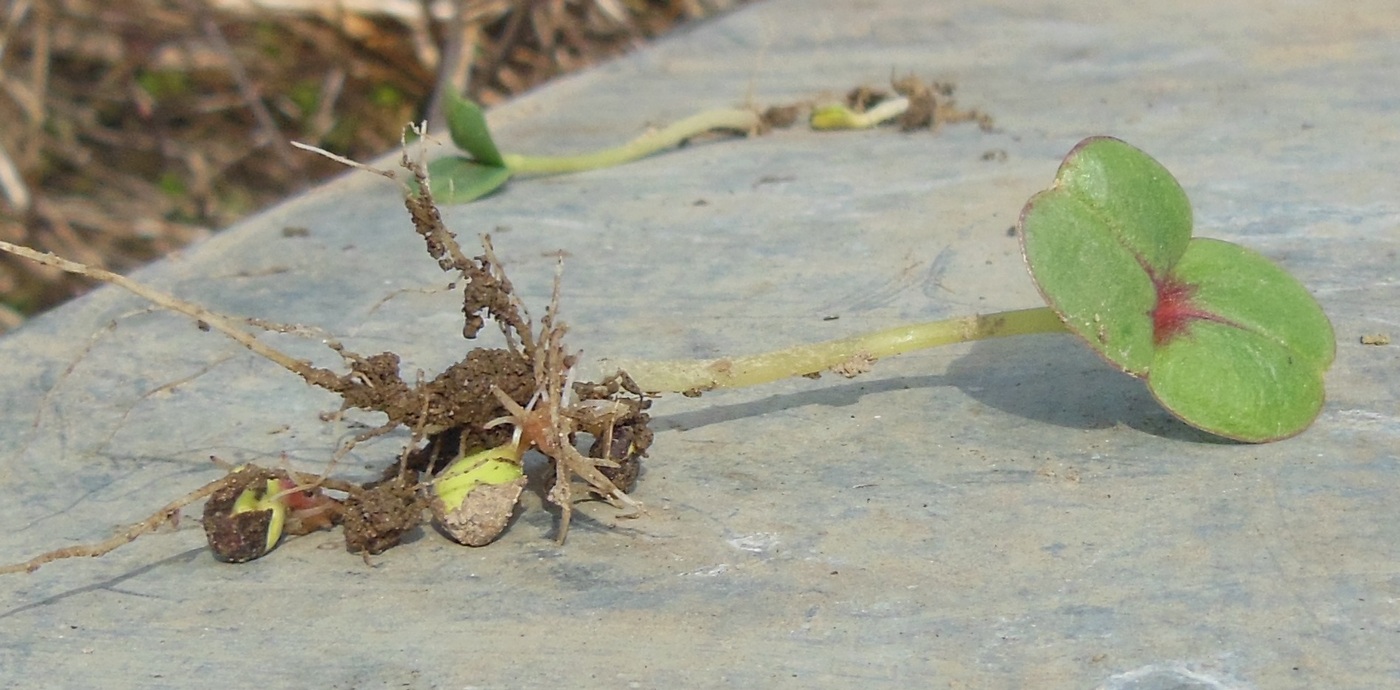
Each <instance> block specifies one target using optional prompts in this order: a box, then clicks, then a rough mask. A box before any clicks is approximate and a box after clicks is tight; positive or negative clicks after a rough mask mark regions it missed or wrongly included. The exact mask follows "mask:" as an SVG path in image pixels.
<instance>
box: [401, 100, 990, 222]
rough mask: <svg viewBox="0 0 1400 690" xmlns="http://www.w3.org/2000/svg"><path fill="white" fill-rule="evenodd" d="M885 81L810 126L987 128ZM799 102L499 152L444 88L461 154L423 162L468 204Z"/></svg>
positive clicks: (772, 114)
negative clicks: (578, 149) (548, 148)
mask: <svg viewBox="0 0 1400 690" xmlns="http://www.w3.org/2000/svg"><path fill="white" fill-rule="evenodd" d="M891 88H893V90H894V92H895V94H896V96H894V97H890V96H889V95H888V94H886V93H885V92H883V91H880V90H877V89H872V88H868V87H857V88H855V89H852V90H851V91H850V92H849V93H848V94H847V96H846V99H845V102H844V103H840V104H835V105H827V106H822V107H817V108H813V109H812V112H811V116H810V118H809V122H810V125H811V127H812V128H813V129H818V130H837V129H868V128H871V127H876V126H878V125H881V124H884V123H886V122H889V121H891V120H895V119H898V121H899V125H900V128H901V129H902V130H904V131H912V130H915V129H933V128H936V127H938V126H939V125H941V124H943V123H945V122H947V123H953V122H968V121H975V122H977V123H978V125H979V126H980V127H982V129H984V130H989V129H991V126H992V119H991V117H990V116H988V115H986V114H985V113H982V112H980V111H977V110H961V109H959V108H958V107H957V105H956V103H954V101H953V98H952V95H953V86H952V85H951V84H947V83H939V82H933V83H926V82H924V81H922V80H920V79H918V78H917V77H913V76H907V77H902V78H900V79H896V80H894V81H893V82H892V84H891ZM804 107H805V105H788V106H777V107H773V108H768V109H767V110H765V111H763V112H762V113H760V112H759V111H758V110H755V109H751V108H721V109H717V110H707V111H704V112H701V113H697V114H695V115H692V116H690V117H687V118H685V119H683V120H680V121H678V122H675V123H672V124H670V125H667V126H665V127H662V128H660V129H656V130H652V131H649V132H647V133H645V134H643V135H641V136H639V137H637V138H636V139H633V140H632V141H629V142H627V143H625V144H623V145H621V146H617V147H614V148H609V149H603V150H600V151H594V152H590V153H582V154H577V155H572V156H525V155H521V154H515V153H502V152H501V150H500V149H499V148H498V147H497V145H496V142H495V140H494V139H493V138H492V137H491V131H490V128H489V127H488V126H487V124H486V114H485V113H484V112H483V111H482V109H481V107H480V106H478V105H477V104H476V103H473V102H472V101H470V100H467V99H465V98H462V97H460V96H458V95H456V94H455V93H449V94H447V96H446V97H445V99H444V101H443V112H444V114H445V115H446V118H447V128H448V132H449V134H450V135H451V138H452V143H453V144H454V145H456V146H457V148H459V149H461V150H462V151H463V152H464V153H466V154H467V155H465V156H462V155H450V156H445V157H443V158H438V159H437V160H434V161H432V162H431V163H429V164H428V176H429V184H430V185H431V186H432V192H433V197H434V198H435V199H437V201H438V202H440V203H447V204H462V203H467V202H470V201H474V200H476V199H479V198H481V197H483V196H485V195H487V194H490V193H491V192H493V191H495V190H497V189H499V188H500V187H501V186H502V185H504V184H505V183H506V181H507V180H509V179H510V178H511V177H513V176H516V175H557V174H561V173H571V172H581V171H584V170H596V169H599V168H607V167H611V166H614V165H621V164H623V163H630V162H632V161H635V160H638V159H640V158H645V157H647V156H650V155H652V154H654V153H657V152H659V151H662V150H665V149H668V148H672V147H675V146H679V145H681V144H682V143H684V142H687V141H689V140H691V139H694V138H695V137H698V136H701V135H704V134H707V133H724V132H730V133H737V134H741V135H752V134H761V133H763V132H765V131H767V130H768V129H770V128H775V127H787V126H788V125H790V124H792V122H793V121H794V120H795V119H796V115H797V112H798V111H799V110H800V109H802V108H804Z"/></svg>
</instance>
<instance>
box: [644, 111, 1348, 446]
mask: <svg viewBox="0 0 1400 690" xmlns="http://www.w3.org/2000/svg"><path fill="white" fill-rule="evenodd" d="M1191 225H1192V221H1191V206H1190V203H1189V202H1188V201H1187V199H1186V194H1185V192H1183V191H1182V189H1181V186H1180V185H1179V184H1177V182H1176V180H1175V179H1174V178H1173V177H1172V176H1171V173H1169V172H1167V170H1166V168H1163V167H1162V165H1161V164H1159V163H1158V162H1157V161H1155V160H1153V159H1152V158H1151V157H1149V156H1148V155H1147V154H1145V153H1143V152H1142V151H1139V150H1138V149H1136V148H1133V147H1132V146H1130V145H1128V144H1126V143H1124V142H1122V141H1119V140H1117V139H1113V138H1109V137H1093V138H1090V139H1086V140H1084V141H1082V142H1080V143H1079V145H1077V146H1075V147H1074V150H1072V151H1070V153H1069V155H1068V157H1066V158H1065V161H1064V163H1063V164H1062V165H1061V166H1060V170H1059V172H1058V173H1057V174H1056V176H1055V183H1054V185H1052V186H1051V187H1050V188H1049V189H1047V190H1045V191H1042V192H1040V193H1039V194H1036V195H1035V196H1034V197H1032V198H1031V200H1030V201H1029V202H1027V204H1026V206H1025V208H1024V209H1023V210H1022V212H1021V218H1020V223H1019V227H1018V235H1019V236H1020V237H1021V248H1022V251H1023V254H1024V255H1025V259H1026V264H1027V265H1028V266H1029V268H1030V271H1031V276H1032V278H1033V279H1034V280H1035V282H1036V285H1037V286H1038V287H1039V288H1040V293H1041V295H1042V296H1044V298H1045V301H1046V302H1047V303H1048V304H1049V307H1048V308H1038V309H1023V310H1018V311H1008V312H1002V313H999V314H987V315H983V316H975V317H967V318H961V319H950V320H944V321H936V322H932V323H925V324H917V325H912V326H902V327H899V328H893V329H889V330H885V331H880V332H876V333H871V334H867V335H862V336H856V337H852V338H845V339H841V340H836V341H831V342H828V343H820V344H816V345H804V346H799V347H795V348H789V349H785V350H779V351H776V352H770V353H766V354H760V355H752V356H748V357H740V358H720V359H711V360H692V361H675V362H621V363H619V365H620V366H621V367H622V368H623V369H624V370H626V371H627V372H628V374H630V375H631V377H632V379H633V380H634V381H636V383H637V385H638V386H640V387H641V388H642V389H643V390H645V391H649V392H663V391H675V392H691V393H696V392H702V391H706V390H712V389H715V388H722V387H735V386H746V385H754V384H758V383H764V382H767V381H773V380H776V379H780V378H786V377H789V376H801V375H810V374H812V373H819V372H821V371H825V370H828V369H831V370H835V371H838V372H851V371H855V372H859V371H861V370H863V369H866V368H868V366H869V364H870V363H871V362H873V361H874V360H875V359H879V358H882V357H888V356H891V355H896V354H901V353H905V352H911V351H914V350H920V349H924V348H929V347H934V346H937V345H946V344H951V343H959V342H966V341H970V340H981V339H985V338H997V337H1002V336H1010V335H1025V334H1030V333H1052V332H1059V331H1064V330H1068V331H1069V332H1071V333H1073V334H1075V335H1076V336H1078V337H1079V338H1080V340H1082V341H1083V342H1084V343H1086V344H1087V345H1088V346H1089V347H1090V348H1092V349H1093V350H1094V351H1095V352H1097V353H1099V355H1100V356H1102V357H1103V358H1104V359H1106V360H1108V361H1109V362H1110V363H1112V364H1113V365H1114V366H1117V367H1118V368H1120V369H1122V370H1123V371H1125V372H1127V373H1129V374H1131V375H1133V376H1136V377H1138V378H1142V379H1145V380H1146V381H1147V383H1148V386H1149V387H1150V388H1151V390H1152V394H1153V395H1154V396H1156V398H1157V400H1158V401H1160V402H1161V403H1162V406H1163V407H1165V408H1166V409H1167V411H1169V412H1171V413H1172V414H1173V415H1175V416H1176V417H1177V418H1178V419H1180V420H1182V421H1184V422H1186V423H1187V424H1190V425H1191V426H1194V427H1196V428H1199V429H1202V430H1204V431H1208V432H1210V433H1212V434H1216V435H1218V436H1223V437H1225V438H1229V439H1234V440H1238V441H1247V442H1264V441H1274V440H1278V439H1282V438H1286V437H1288V436H1292V435H1294V434H1297V433H1298V432H1300V431H1302V430H1303V429H1305V428H1307V426H1308V425H1309V424H1311V423H1312V420H1313V419H1315V418H1316V417H1317V414H1318V412H1319V411H1320V410H1321V408H1322V401H1323V385H1322V375H1323V373H1324V372H1326V370H1327V368H1328V367H1329V366H1330V365H1331V363H1332V357H1333V354H1334V351H1335V347H1336V346H1335V336H1334V335H1333V332H1332V325H1331V323H1330V322H1329V321H1328V320H1327V316H1326V315H1325V314H1323V313H1322V309H1321V307H1319V306H1318V304H1317V302H1316V301H1315V300H1314V299H1313V298H1312V296H1311V295H1309V294H1308V292H1307V290H1306V289H1305V288H1304V287H1303V286H1302V285H1301V284H1300V283H1299V282H1298V281H1297V280H1295V279H1294V278H1293V277H1292V276H1290V275H1289V274H1288V273H1287V272H1285V271H1284V270H1283V269H1281V268H1279V267H1278V266H1277V265H1275V264H1273V263H1271V262H1270V261H1269V260H1268V259H1265V258H1264V257H1262V256H1260V255H1258V254H1256V253H1254V252H1252V251H1250V250H1248V249H1245V248H1243V247H1240V246H1238V245H1234V244H1231V243H1229V242H1222V241H1220V240H1212V239H1199V238H1198V239H1192V237H1191Z"/></svg>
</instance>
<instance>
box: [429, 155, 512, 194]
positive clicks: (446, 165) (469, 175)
mask: <svg viewBox="0 0 1400 690" xmlns="http://www.w3.org/2000/svg"><path fill="white" fill-rule="evenodd" d="M508 179H510V171H509V170H507V169H506V168H504V167H497V166H491V165H483V164H481V163H479V162H477V161H475V160H472V159H470V158H466V157H463V156H448V157H446V158H439V159H437V160H435V161H433V162H431V163H429V164H428V186H429V187H430V188H431V190H432V192H433V198H434V199H435V200H437V202H438V203H440V204H465V203H467V202H469V201H475V200H477V199H480V198H481V197H483V196H486V195H487V194H490V193H491V192H494V191H496V190H497V189H499V188H500V187H501V185H503V184H505V183H506V180H508Z"/></svg>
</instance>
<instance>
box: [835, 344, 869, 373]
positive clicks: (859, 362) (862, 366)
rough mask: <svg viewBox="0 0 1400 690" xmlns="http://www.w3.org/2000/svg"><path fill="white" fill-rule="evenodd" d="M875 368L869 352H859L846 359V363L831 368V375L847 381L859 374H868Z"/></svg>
mask: <svg viewBox="0 0 1400 690" xmlns="http://www.w3.org/2000/svg"><path fill="white" fill-rule="evenodd" d="M874 366H875V358H874V357H871V356H870V353H869V352H865V351H863V350H862V351H860V352H857V353H855V354H853V355H851V356H850V357H848V358H847V359H846V361H844V362H842V363H840V364H838V365H836V366H834V367H832V368H831V371H832V373H834V374H839V375H841V376H844V377H846V378H848V379H853V378H855V377H857V376H860V375H861V374H864V373H867V372H869V371H870V370H871V369H872V368H873V367H874Z"/></svg>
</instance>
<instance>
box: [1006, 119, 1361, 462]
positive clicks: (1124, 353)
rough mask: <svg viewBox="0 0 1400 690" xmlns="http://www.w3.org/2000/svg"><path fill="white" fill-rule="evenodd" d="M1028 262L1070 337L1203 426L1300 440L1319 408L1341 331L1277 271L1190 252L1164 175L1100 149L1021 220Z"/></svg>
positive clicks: (1220, 254)
mask: <svg viewBox="0 0 1400 690" xmlns="http://www.w3.org/2000/svg"><path fill="white" fill-rule="evenodd" d="M1020 235H1021V238H1022V240H1021V241H1022V251H1023V252H1024V254H1025V257H1026V262H1027V264H1028V265H1029V267H1030V270H1031V275H1032V277H1033V278H1034V279H1035V281H1036V284H1037V285H1038V286H1039V288H1040V291H1041V294H1042V295H1044V297H1045V301H1046V302H1047V303H1048V304H1049V305H1050V307H1051V308H1052V309H1054V310H1055V312H1056V313H1058V314H1059V315H1060V317H1061V318H1062V319H1063V320H1064V322H1065V324H1066V326H1067V327H1068V328H1069V330H1070V331H1071V332H1073V333H1075V334H1076V335H1078V336H1079V337H1080V338H1082V339H1083V340H1084V341H1085V342H1087V343H1088V344H1089V346H1090V347H1092V348H1093V349H1094V350H1096V351H1097V352H1099V353H1100V354H1102V355H1103V356H1104V357H1105V358H1106V359H1108V360H1109V361H1110V362H1112V363H1114V364H1116V365H1117V366H1119V367H1120V368H1122V369H1123V370H1124V371H1126V372H1128V373H1130V374H1132V375H1134V376H1138V377H1141V378H1145V379H1147V382H1148V385H1149V387H1150V388H1151V389H1152V392H1153V395H1155V396H1156V397H1157V399H1158V400H1159V401H1160V402H1161V403H1162V405H1163V406H1164V407H1166V408H1167V409H1168V410H1169V411H1171V412H1172V414H1175V415H1176V416H1177V417H1179V418H1180V419H1181V420H1182V421H1185V422H1186V423H1188V424H1191V425H1192V426H1195V427H1197V428H1200V429H1203V430H1205V431H1209V432H1211V433H1214V434H1217V435H1220V436H1225V437H1227V438H1232V439H1236V440H1242V441H1251V442H1262V441H1270V440H1275V439H1279V438H1284V437H1287V436H1291V435H1293V434H1296V433H1298V432H1299V431H1302V430H1303V429H1304V428H1306V427H1307V426H1308V425H1309V424H1311V423H1312V420H1313V419H1314V418H1316V416H1317V414H1318V411H1319V410H1320V409H1321V407H1322V401H1323V386H1322V374H1323V373H1324V372H1325V371H1326V370H1327V368H1328V366H1330V365H1331V363H1332V357H1333V353H1334V349H1335V336H1334V334H1333V332H1332V326H1331V323H1330V322H1329V321H1328V320H1327V316H1326V315H1325V314H1323V313H1322V309H1321V307H1319V306H1318V304H1317V302H1316V301H1315V300H1314V299H1313V298H1312V296H1311V295H1309V294H1308V292H1307V290H1306V289H1305V288H1304V287H1303V286H1302V285H1301V284H1300V283H1298V281H1297V280H1295V279H1294V278H1293V277H1292V276H1290V275H1289V274H1288V273H1287V272H1286V271H1284V270H1283V269H1281V268H1279V267H1278V266H1276V265H1275V264H1273V263H1271V262H1270V261H1269V260H1268V259H1265V258H1264V257H1262V256H1260V255H1258V254H1256V253H1254V252H1251V251H1249V250H1247V249H1244V248H1243V247H1239V246H1236V245H1233V244H1230V243H1228V242H1222V241H1219V240H1209V239H1191V206H1190V203H1189V202H1188V201H1187V199H1186V194H1185V193H1184V192H1183V191H1182V190H1181V186H1180V185H1178V184H1177V182H1176V180H1175V179H1173V178H1172V176H1171V174H1170V173H1168V172H1167V170H1166V169H1165V168H1163V167H1162V166H1161V164H1159V163H1157V161H1155V160H1153V159H1152V158H1151V157H1149V156H1148V155H1147V154H1145V153H1143V152H1142V151H1139V150H1138V149H1136V148H1133V147H1132V146H1129V145H1128V144H1126V143H1124V142H1122V141H1119V140H1117V139H1112V138H1108V137H1093V138H1090V139H1086V140H1084V141H1083V142H1081V143H1080V144H1079V145H1078V146H1076V147H1075V148H1074V150H1072V151H1070V153H1069V155H1068V156H1067V157H1066V158H1065V162H1064V163H1063V164H1062V165H1061V166H1060V170H1059V172H1058V173H1057V174H1056V177H1055V183H1054V185H1053V186H1051V187H1050V189H1047V190H1045V191H1043V192H1041V193H1039V194H1036V195H1035V196H1034V197H1032V198H1031V200H1030V201H1029V202H1028V203H1027V204H1026V208H1025V209H1024V210H1023V211H1022V213H1021V232H1020Z"/></svg>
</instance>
